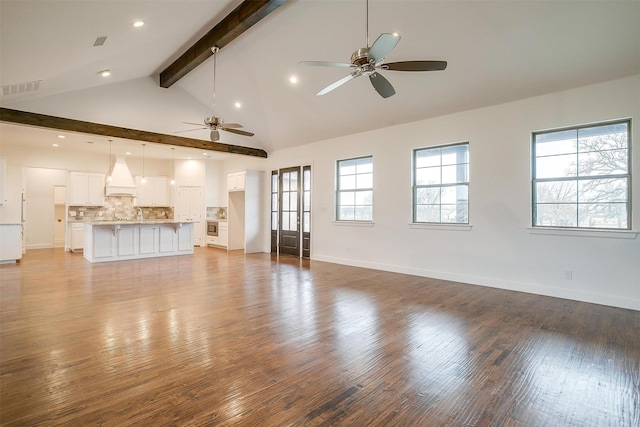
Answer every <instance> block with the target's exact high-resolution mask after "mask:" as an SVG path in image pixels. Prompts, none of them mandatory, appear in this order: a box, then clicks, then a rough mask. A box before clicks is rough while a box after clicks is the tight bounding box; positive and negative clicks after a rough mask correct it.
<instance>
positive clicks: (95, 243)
mask: <svg viewBox="0 0 640 427" xmlns="http://www.w3.org/2000/svg"><path fill="white" fill-rule="evenodd" d="M115 243H116V229H115V228H112V227H91V229H85V250H84V257H85V258H87V255H89V256H92V258H94V259H100V258H104V259H110V258H113V257H114V256H115V254H116V250H115V246H116V245H115Z"/></svg>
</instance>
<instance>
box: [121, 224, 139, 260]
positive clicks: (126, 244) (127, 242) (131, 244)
mask: <svg viewBox="0 0 640 427" xmlns="http://www.w3.org/2000/svg"><path fill="white" fill-rule="evenodd" d="M117 231H118V235H117V236H116V243H117V244H116V248H117V249H116V254H117V256H119V257H127V256H131V255H135V254H136V238H137V237H138V236H137V234H138V231H139V230H138V227H118V229H117Z"/></svg>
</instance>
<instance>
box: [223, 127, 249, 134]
mask: <svg viewBox="0 0 640 427" xmlns="http://www.w3.org/2000/svg"><path fill="white" fill-rule="evenodd" d="M220 129H222V130H225V131H227V132H231V133H235V134H238V135H243V136H253V135H254V134H253V133H251V132H247V131H245V130H239V129H227V128H226V127H220Z"/></svg>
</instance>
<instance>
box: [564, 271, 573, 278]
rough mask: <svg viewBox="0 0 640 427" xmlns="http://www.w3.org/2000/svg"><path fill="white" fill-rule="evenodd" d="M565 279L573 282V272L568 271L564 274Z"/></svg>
mask: <svg viewBox="0 0 640 427" xmlns="http://www.w3.org/2000/svg"><path fill="white" fill-rule="evenodd" d="M564 278H565V279H567V280H573V270H566V271H565V272H564Z"/></svg>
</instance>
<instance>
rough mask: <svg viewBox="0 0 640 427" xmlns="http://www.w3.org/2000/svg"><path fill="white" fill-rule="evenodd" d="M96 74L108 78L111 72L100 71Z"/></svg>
mask: <svg viewBox="0 0 640 427" xmlns="http://www.w3.org/2000/svg"><path fill="white" fill-rule="evenodd" d="M98 74H100V75H101V76H102V77H109V76H110V75H111V71H109V70H102V71H99V72H98Z"/></svg>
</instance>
